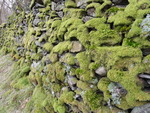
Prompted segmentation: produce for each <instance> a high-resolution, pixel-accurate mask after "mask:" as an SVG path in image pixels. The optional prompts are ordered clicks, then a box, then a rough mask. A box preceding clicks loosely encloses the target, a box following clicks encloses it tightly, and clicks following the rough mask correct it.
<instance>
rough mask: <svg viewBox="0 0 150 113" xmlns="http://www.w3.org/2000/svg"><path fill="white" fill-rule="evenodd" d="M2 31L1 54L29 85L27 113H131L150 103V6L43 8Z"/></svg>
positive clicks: (16, 82) (89, 1) (132, 0)
mask: <svg viewBox="0 0 150 113" xmlns="http://www.w3.org/2000/svg"><path fill="white" fill-rule="evenodd" d="M35 1H36V0H33V1H32V2H31V5H30V8H31V10H30V11H23V12H20V11H19V10H18V11H17V13H16V14H14V15H12V17H10V19H9V21H8V22H7V23H6V24H3V25H1V29H0V32H1V38H0V42H1V45H0V46H1V47H2V50H3V51H4V52H5V53H8V52H11V55H12V57H13V58H14V60H16V61H17V64H18V70H17V72H16V73H15V74H14V75H13V76H14V78H13V82H12V83H11V86H12V87H13V88H15V89H16V90H21V89H22V88H24V87H28V85H29V84H30V85H32V86H33V87H34V88H33V93H32V94H31V98H30V99H29V101H28V102H27V104H26V106H25V108H24V109H23V111H24V112H26V113H29V112H32V113H111V112H112V113H128V112H129V110H131V109H132V108H133V107H136V106H140V105H144V104H145V103H148V102H149V101H150V94H149V91H150V75H149V74H150V69H149V68H150V55H149V54H150V40H149V36H150V25H149V23H150V16H149V13H150V1H149V0H140V1H139V0H128V1H127V0H124V1H123V0H117V1H116V0H112V1H111V0H65V1H64V0H51V1H50V0H43V3H40V4H39V3H37V2H35Z"/></svg>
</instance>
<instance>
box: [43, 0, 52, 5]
mask: <svg viewBox="0 0 150 113" xmlns="http://www.w3.org/2000/svg"><path fill="white" fill-rule="evenodd" d="M43 3H44V5H50V4H51V0H43Z"/></svg>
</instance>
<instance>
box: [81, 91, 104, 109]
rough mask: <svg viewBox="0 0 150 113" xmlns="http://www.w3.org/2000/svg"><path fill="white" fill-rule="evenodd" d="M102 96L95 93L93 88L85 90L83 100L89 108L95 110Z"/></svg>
mask: <svg viewBox="0 0 150 113" xmlns="http://www.w3.org/2000/svg"><path fill="white" fill-rule="evenodd" d="M102 99H103V97H102V95H99V94H96V93H95V91H93V90H88V91H85V93H84V95H83V100H84V101H85V102H86V103H87V104H88V105H89V107H90V108H91V110H97V109H98V108H99V107H100V106H101V104H100V102H101V101H102Z"/></svg>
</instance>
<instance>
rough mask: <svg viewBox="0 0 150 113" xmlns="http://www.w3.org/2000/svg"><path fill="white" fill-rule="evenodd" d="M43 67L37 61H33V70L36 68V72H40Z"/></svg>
mask: <svg viewBox="0 0 150 113" xmlns="http://www.w3.org/2000/svg"><path fill="white" fill-rule="evenodd" d="M40 67H41V62H40V61H39V62H36V61H33V63H32V64H31V68H35V69H36V70H39V69H40Z"/></svg>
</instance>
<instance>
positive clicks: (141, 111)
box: [131, 103, 150, 113]
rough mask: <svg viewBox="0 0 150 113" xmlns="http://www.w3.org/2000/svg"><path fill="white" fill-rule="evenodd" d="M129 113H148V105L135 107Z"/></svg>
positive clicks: (149, 108)
mask: <svg viewBox="0 0 150 113" xmlns="http://www.w3.org/2000/svg"><path fill="white" fill-rule="evenodd" d="M131 113H150V103H148V104H145V105H143V106H139V107H135V108H134V109H133V110H132V111H131Z"/></svg>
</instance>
